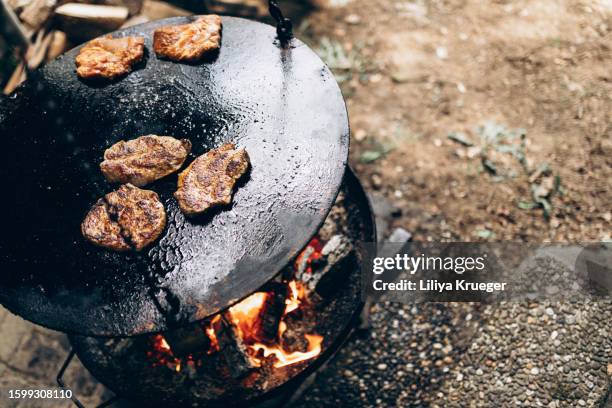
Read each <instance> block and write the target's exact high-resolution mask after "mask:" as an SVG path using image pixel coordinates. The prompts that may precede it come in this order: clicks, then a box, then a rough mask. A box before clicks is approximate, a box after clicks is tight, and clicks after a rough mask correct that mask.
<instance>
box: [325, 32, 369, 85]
mask: <svg viewBox="0 0 612 408" xmlns="http://www.w3.org/2000/svg"><path fill="white" fill-rule="evenodd" d="M357 48H358V47H355V48H353V49H352V50H351V51H346V50H345V49H344V47H343V46H342V44H340V42H338V41H336V40H333V39H330V38H328V37H323V38H321V41H319V45H318V46H317V47H316V48H315V52H316V53H317V54H318V55H319V57H321V59H322V60H323V62H325V64H327V66H328V67H329V68H330V69H331V70H332V71H333V73H334V76H335V77H336V80H337V81H338V82H339V83H342V82H344V81H346V80H349V79H351V78H352V77H353V75H354V74H361V73H363V72H364V71H365V64H364V63H363V61H362V59H361V56H360V55H359V52H358V50H357Z"/></svg>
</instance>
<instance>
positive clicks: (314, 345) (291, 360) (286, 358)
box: [250, 334, 323, 368]
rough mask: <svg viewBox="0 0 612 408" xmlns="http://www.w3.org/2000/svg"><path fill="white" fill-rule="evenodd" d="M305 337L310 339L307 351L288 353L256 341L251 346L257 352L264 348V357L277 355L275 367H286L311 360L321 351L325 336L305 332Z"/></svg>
mask: <svg viewBox="0 0 612 408" xmlns="http://www.w3.org/2000/svg"><path fill="white" fill-rule="evenodd" d="M304 337H306V340H308V348H307V351H306V352H301V351H295V352H293V353H288V352H286V351H284V350H283V349H282V348H280V347H268V346H266V345H265V344H261V343H255V344H253V345H252V346H250V348H251V349H252V350H254V351H255V352H257V351H259V350H262V351H263V355H264V357H269V356H271V355H274V356H275V357H276V362H275V363H274V364H273V365H274V367H276V368H280V367H285V366H288V365H291V364H295V363H299V362H300V361H305V360H310V359H311V358H313V357H316V356H318V355H319V354H320V353H321V343H323V336H319V335H316V334H305V335H304Z"/></svg>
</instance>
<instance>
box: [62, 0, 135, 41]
mask: <svg viewBox="0 0 612 408" xmlns="http://www.w3.org/2000/svg"><path fill="white" fill-rule="evenodd" d="M55 14H56V16H57V19H58V21H59V23H60V25H61V27H62V29H63V31H65V32H66V34H67V35H68V37H70V38H72V39H75V40H77V41H85V40H90V39H92V38H95V37H99V36H101V35H103V34H105V33H107V32H109V31H114V30H116V29H118V28H119V27H121V25H123V23H125V22H126V21H127V19H128V15H129V10H128V9H127V7H123V6H100V5H95V4H80V3H66V4H63V5H61V6H59V7H58V8H57V9H56V10H55Z"/></svg>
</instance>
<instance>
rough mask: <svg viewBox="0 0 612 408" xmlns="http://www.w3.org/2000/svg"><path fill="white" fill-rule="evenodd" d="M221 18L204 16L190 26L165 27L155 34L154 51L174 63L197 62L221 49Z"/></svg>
mask: <svg viewBox="0 0 612 408" xmlns="http://www.w3.org/2000/svg"><path fill="white" fill-rule="evenodd" d="M220 42H221V17H219V16H218V15H216V14H210V15H207V16H202V17H200V18H198V19H197V20H196V21H194V22H193V23H190V24H182V25H176V26H165V27H161V28H158V29H157V30H155V32H154V33H153V49H154V50H155V53H156V54H157V56H159V57H163V58H168V59H170V60H173V61H185V62H197V61H199V60H200V59H202V57H203V56H204V55H206V54H207V53H209V52H211V51H216V50H218V49H219V45H220Z"/></svg>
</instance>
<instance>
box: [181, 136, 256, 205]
mask: <svg viewBox="0 0 612 408" xmlns="http://www.w3.org/2000/svg"><path fill="white" fill-rule="evenodd" d="M249 165H250V162H249V155H248V153H247V152H246V150H244V149H240V150H236V146H235V145H234V144H233V143H225V144H224V145H222V146H221V147H219V148H217V149H213V150H211V151H209V152H207V153H206V154H203V155H202V156H200V157H198V158H197V159H195V160H194V161H193V162H192V163H191V164H190V165H189V167H187V168H186V169H185V170H183V172H181V173H180V174H179V177H178V190H177V191H176V192H175V193H174V197H175V198H176V199H177V200H178V203H179V206H180V208H181V211H183V213H185V215H188V216H194V215H198V214H201V213H203V212H204V211H206V210H208V209H209V208H211V207H215V206H218V205H222V204H229V203H231V201H232V196H233V189H234V185H235V184H236V181H238V179H240V177H242V175H243V174H244V173H246V171H247V170H248V168H249Z"/></svg>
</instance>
